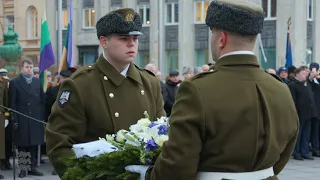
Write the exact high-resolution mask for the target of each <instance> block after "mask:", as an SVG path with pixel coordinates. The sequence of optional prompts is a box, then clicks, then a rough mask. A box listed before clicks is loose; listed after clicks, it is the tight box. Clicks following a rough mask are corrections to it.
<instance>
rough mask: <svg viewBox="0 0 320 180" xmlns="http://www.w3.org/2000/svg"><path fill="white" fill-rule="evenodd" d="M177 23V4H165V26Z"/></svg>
mask: <svg viewBox="0 0 320 180" xmlns="http://www.w3.org/2000/svg"><path fill="white" fill-rule="evenodd" d="M178 22H179V4H178V3H166V24H167V25H173V24H178Z"/></svg>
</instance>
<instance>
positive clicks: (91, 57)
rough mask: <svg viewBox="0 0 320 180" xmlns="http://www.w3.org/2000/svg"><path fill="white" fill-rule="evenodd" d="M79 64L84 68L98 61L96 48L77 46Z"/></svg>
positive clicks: (97, 48)
mask: <svg viewBox="0 0 320 180" xmlns="http://www.w3.org/2000/svg"><path fill="white" fill-rule="evenodd" d="M78 50H79V64H80V65H81V66H85V65H88V64H93V63H95V62H96V60H97V59H98V55H99V54H98V50H99V47H98V46H79V47H78Z"/></svg>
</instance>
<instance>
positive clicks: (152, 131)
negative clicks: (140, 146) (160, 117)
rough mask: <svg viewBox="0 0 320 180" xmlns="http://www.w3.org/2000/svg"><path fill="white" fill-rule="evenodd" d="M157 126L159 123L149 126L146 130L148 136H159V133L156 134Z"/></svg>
mask: <svg viewBox="0 0 320 180" xmlns="http://www.w3.org/2000/svg"><path fill="white" fill-rule="evenodd" d="M159 126H161V125H160V124H158V125H155V126H153V127H152V128H150V129H149V132H148V134H149V135H150V136H152V137H154V138H155V137H158V136H159V134H158V132H159V129H158V128H159Z"/></svg>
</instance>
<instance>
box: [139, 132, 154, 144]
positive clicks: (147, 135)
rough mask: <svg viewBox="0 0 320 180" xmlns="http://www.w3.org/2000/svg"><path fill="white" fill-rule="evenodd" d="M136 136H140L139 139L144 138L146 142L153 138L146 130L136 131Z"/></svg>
mask: <svg viewBox="0 0 320 180" xmlns="http://www.w3.org/2000/svg"><path fill="white" fill-rule="evenodd" d="M136 136H138V137H139V139H142V140H143V141H144V142H147V141H148V140H150V139H152V137H151V135H150V134H148V133H144V132H138V133H136Z"/></svg>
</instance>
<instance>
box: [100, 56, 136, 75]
mask: <svg viewBox="0 0 320 180" xmlns="http://www.w3.org/2000/svg"><path fill="white" fill-rule="evenodd" d="M102 56H103V57H104V59H106V60H107V61H108V59H107V58H106V56H105V55H104V52H102ZM108 62H109V61H108ZM109 63H110V62H109ZM110 64H111V63H110ZM129 65H130V64H128V65H127V67H126V68H124V70H122V71H121V73H120V74H121V75H122V76H124V77H127V72H128V69H129Z"/></svg>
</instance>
